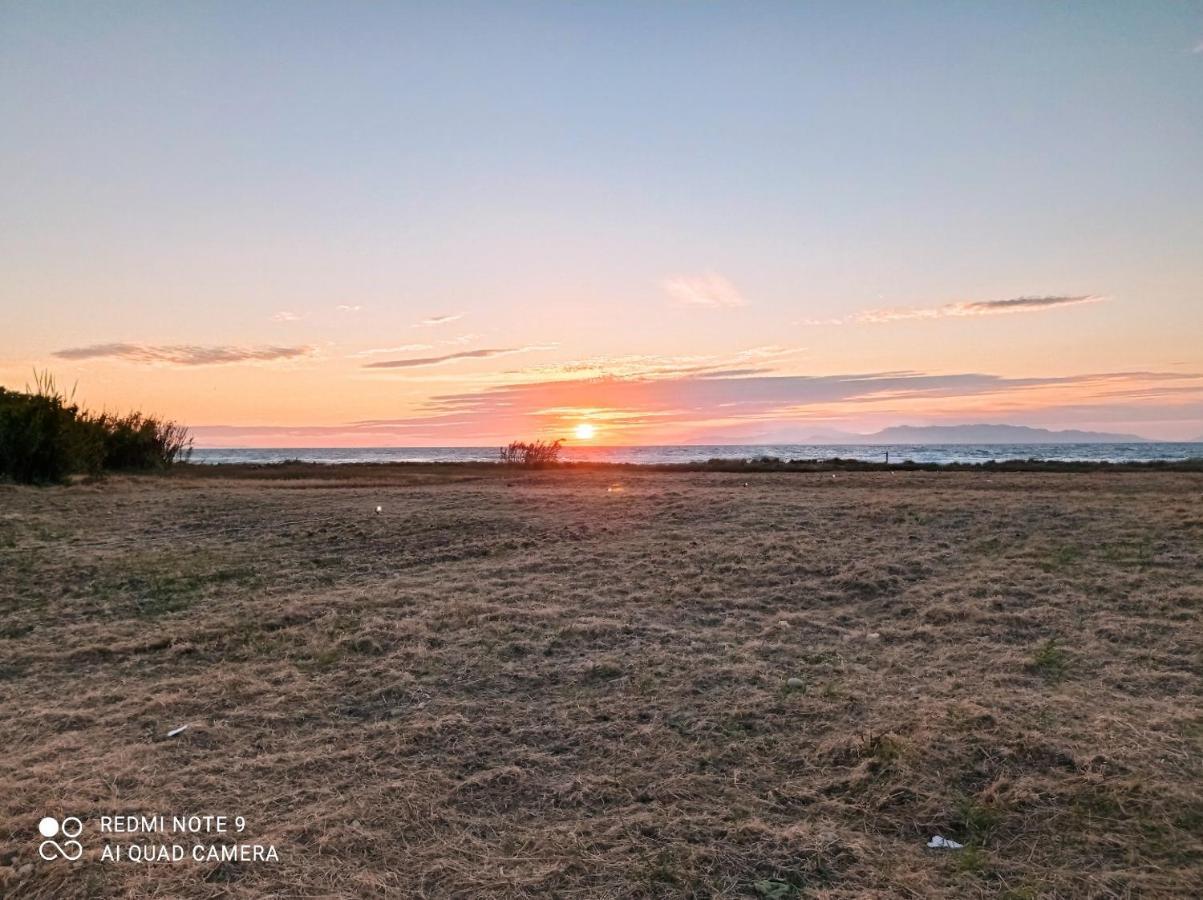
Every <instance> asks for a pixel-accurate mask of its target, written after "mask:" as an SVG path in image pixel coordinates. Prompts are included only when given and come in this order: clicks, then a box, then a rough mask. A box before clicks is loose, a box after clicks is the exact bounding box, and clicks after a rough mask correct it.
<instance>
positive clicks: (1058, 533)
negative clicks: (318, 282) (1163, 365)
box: [0, 467, 1203, 900]
mask: <svg viewBox="0 0 1203 900" xmlns="http://www.w3.org/2000/svg"><path fill="white" fill-rule="evenodd" d="M289 476H293V477H289ZM377 505H379V506H380V507H381V508H382V509H381V512H380V513H379V514H377V513H376V507H377ZM1201 676H1203V476H1200V475H1190V474H1149V473H1110V474H1094V475H1091V474H1072V475H1060V474H992V475H987V474H985V473H931V472H914V473H905V474H891V473H888V472H885V473H847V474H845V473H841V474H839V475H838V476H834V477H833V476H832V475H831V474H830V473H786V474H751V475H734V474H714V473H664V472H647V471H637V470H625V471H606V470H577V471H545V472H517V473H515V472H510V471H503V470H497V471H494V472H491V473H490V472H487V471H483V470H474V469H464V470H453V469H447V468H443V469H435V468H430V469H422V468H415V467H375V468H368V469H340V470H329V471H327V472H325V473H323V476H321V477H314V476H313V475H312V470H303V471H290V470H288V469H287V468H286V467H284V468H279V469H272V470H259V471H253V470H252V471H246V470H243V471H237V470H235V471H231V472H226V473H223V474H219V473H213V472H209V473H204V472H196V471H193V472H191V473H183V474H179V475H174V476H171V477H165V478H164V477H146V478H113V479H109V480H107V481H105V482H100V483H94V484H78V485H75V486H72V487H66V488H46V489H33V488H17V487H11V486H9V487H3V486H0V894H3V895H4V896H11V897H22V898H24V897H31V898H56V900H57V898H66V897H84V896H96V897H109V896H114V897H187V898H193V897H214V898H216V897H240V898H243V897H245V898H250V897H399V896H428V897H452V896H454V897H569V898H572V897H762V898H787V897H863V896H880V897H885V896H889V897H907V896H912V897H929V896H935V897H977V896H991V897H994V896H1001V897H1010V898H1036V897H1136V896H1145V897H1172V896H1182V897H1185V896H1191V895H1194V896H1197V894H1198V890H1199V885H1200V884H1203V705H1201V702H1200V701H1201V698H1203V680H1201ZM183 724H189V726H190V727H189V728H188V730H186V731H184V732H183V733H181V734H178V735H176V736H174V737H168V736H167V733H168V732H169V731H170V730H172V729H173V728H175V727H177V726H179V725H183ZM113 813H134V814H139V815H152V814H159V813H162V814H173V813H174V814H183V813H197V814H204V813H211V814H224V815H229V816H236V815H241V816H244V817H245V818H246V819H247V821H248V823H249V827H248V829H247V831H246V832H245V833H244V834H243V835H242V836H240V838H239V839H240V840H243V841H253V842H260V843H271V844H273V845H274V846H275V847H276V848H277V851H278V853H279V856H280V859H279V861H278V862H266V863H264V862H258V863H256V862H224V863H222V862H216V863H214V862H194V861H191V860H185V861H184V862H181V863H135V862H128V861H123V862H120V863H112V862H101V861H99V859H98V857H99V854H100V852H101V848H102V847H103V846H104V844H105V840H104V839H103V838H102V836H101V835H100V834H99V833H98V832H97V824H96V823H97V817H99V816H101V815H106V814H113ZM44 814H52V815H56V816H62V815H70V814H73V815H76V816H79V817H81V818H82V819H84V820H85V825H86V830H85V833H84V836H83V838H82V839H81V841H82V843H83V844H84V845H85V848H86V849H85V856H84V858H83V860H81V861H80V862H77V863H68V862H65V861H63V860H56V861H54V862H43V861H42V860H40V859H38V858H37V848H38V842H39V840H40V839H39V837H38V834H37V825H38V821H39V819H40V817H41V816H42V815H44ZM935 834H941V835H944V836H946V837H949V838H952V839H955V840H957V841H959V842H962V843H964V844H965V845H966V847H965V849H963V850H931V849H927V847H926V846H925V844H926V842H927V840H928V839H929V838H930V837H931V836H932V835H935ZM175 839H176V838H170V837H169V838H167V840H175ZM111 840H112V842H113V843H116V844H129V843H131V842H133V843H146V842H147V839H146V838H145V837H141V836H140V837H130V836H126V835H114V836H111ZM189 840H190V839H189Z"/></svg>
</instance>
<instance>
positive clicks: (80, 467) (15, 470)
mask: <svg viewBox="0 0 1203 900" xmlns="http://www.w3.org/2000/svg"><path fill="white" fill-rule="evenodd" d="M34 383H35V387H34V389H33V390H30V389H29V388H28V387H27V388H26V390H25V391H23V392H22V391H10V390H7V389H5V388H2V387H0V478H2V479H8V480H12V481H17V482H21V483H24V484H45V483H48V482H57V481H62V480H64V479H65V478H66V477H67V476H68V475H72V474H77V473H87V474H97V473H99V472H101V471H103V470H105V469H163V468H167V467H168V466H170V465H172V464H173V463H175V462H177V461H182V460H185V459H187V458H188V456H189V454H190V453H191V448H192V441H191V439H190V438H189V437H188V432H187V429H185V428H184V427H183V426H180V425H177V424H176V423H174V422H170V421H166V420H164V419H159V418H156V417H154V416H144V415H142V414H141V413H130V414H128V415H125V416H116V415H112V414H111V413H101V414H99V415H94V414H92V413H89V412H87V411H86V410H83V409H81V408H80V407H79V406H78V405H77V404H75V403H73V402H71V399H70V398H68V397H66V396H64V395H63V393H62V392H61V391H59V389H58V388H57V386H56V385H55V382H54V379H53V377H51V376H50V375H49V374H48V373H36V372H35V373H34Z"/></svg>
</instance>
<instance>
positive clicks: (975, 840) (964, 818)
mask: <svg viewBox="0 0 1203 900" xmlns="http://www.w3.org/2000/svg"><path fill="white" fill-rule="evenodd" d="M1001 824H1002V814H1001V812H1000V811H999V810H998V809H997V808H995V807H993V806H986V805H984V804H982V803H979V802H978V801H977V800H975V799H974V798H972V797H965V798H963V799H962V800H961V802H960V803H958V804H957V815H956V825H957V830H958V832H959V833H960V834H963V835H965V842H966V843H967V844H972V845H975V846H976V845H981V844H984V843H986V842H987V841H989V840H990V838H991V837H993V836H994V833H995V832H996V831H997V830H998V828H999V826H1000V825H1001Z"/></svg>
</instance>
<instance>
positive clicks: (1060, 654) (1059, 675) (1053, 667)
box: [1028, 637, 1070, 683]
mask: <svg viewBox="0 0 1203 900" xmlns="http://www.w3.org/2000/svg"><path fill="white" fill-rule="evenodd" d="M1069 664H1070V659H1069V654H1068V653H1066V652H1065V649H1064V648H1063V647H1062V646H1061V643H1060V641H1059V640H1058V639H1057V638H1055V637H1051V638H1049V639H1048V640H1047V641H1045V642H1044V643H1042V644H1041V645H1040V646H1039V647H1037V648H1036V650H1035V651H1034V652H1033V653H1032V659H1031V662H1029V663H1028V668H1029V669H1031V670H1032V671H1033V672H1036V673H1037V674H1038V675H1040V676H1042V677H1043V678H1044V680H1045V681H1048V682H1050V683H1055V682H1058V681H1060V680H1061V679H1063V678H1064V677H1065V674H1066V672H1068V671H1069Z"/></svg>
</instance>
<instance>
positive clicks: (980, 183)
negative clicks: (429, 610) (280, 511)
mask: <svg viewBox="0 0 1203 900" xmlns="http://www.w3.org/2000/svg"><path fill="white" fill-rule="evenodd" d="M0 123H3V124H2V125H0V211H2V212H0V385H5V386H8V387H10V388H16V389H20V388H22V387H23V386H24V385H25V384H26V383H28V382H31V381H32V379H33V372H34V371H35V370H38V371H41V370H50V371H51V372H53V373H54V374H55V375H56V377H57V379H58V381H59V383H60V384H63V385H67V386H70V385H75V396H76V399H78V400H81V401H82V402H84V403H86V404H87V405H88V406H90V407H94V408H98V409H99V408H103V409H109V410H113V411H122V410H128V409H141V410H143V411H147V412H155V413H159V414H162V415H166V416H168V417H171V418H174V419H177V420H179V421H181V422H183V423H185V424H187V425H189V426H190V427H191V428H192V429H193V432H194V434H195V436H196V442H197V445H198V446H278V447H285V446H294V447H299V446H354V445H360V446H372V445H392V446H456V445H491V444H496V443H499V442H507V441H509V440H512V439H525V438H535V437H541V438H552V437H561V436H563V437H568V438H570V439H574V438H573V436H574V435H575V433H576V432H575V429H576V428H577V426H578V425H580V424H589V425H592V426H593V428H594V437H593V438H592V440H593V441H594V442H596V443H603V444H626V443H633V444H656V443H724V442H725V443H752V442H784V441H805V440H806V439H807V438H809V437H811V436H815V435H820V434H830V433H845V432H853V433H863V432H870V431H874V430H876V429H879V428H882V427H885V426H889V425H895V424H911V425H923V424H953V423H967V422H991V423H999V422H1001V423H1014V424H1024V425H1032V426H1040V427H1047V428H1081V429H1093V430H1105V431H1117V432H1124V433H1136V434H1141V435H1145V436H1148V437H1153V438H1161V439H1197V438H1203V339H1201V338H1203V2H1174V3H1170V2H1148V3H1130V2H1081V3H1077V2H1058V3H1051V2H1041V3H1025V2H1010V0H1009V2H995V3H964V2H956V3H951V2H950V3H941V2H926V3H917V2H911V3H908V2H883V3H874V2H856V3H847V4H844V3H834V2H830V3H828V2H813V3H806V2H791V3H773V2H755V0H753V2H738V3H737V2H730V3H726V2H708V3H702V2H697V3H688V2H641V3H627V2H618V0H611V2H606V3H569V2H557V3H551V2H547V3H542V2H488V3H446V2H430V3H400V2H395V3H386V4H380V3H357V2H340V3H320V2H302V3H270V2H258V3H245V2H239V3H233V2H229V3H226V2H211V3H205V4H164V3H151V2H145V3H126V2H106V3H103V4H100V3H75V2H56V3H45V2H9V0H0Z"/></svg>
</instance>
